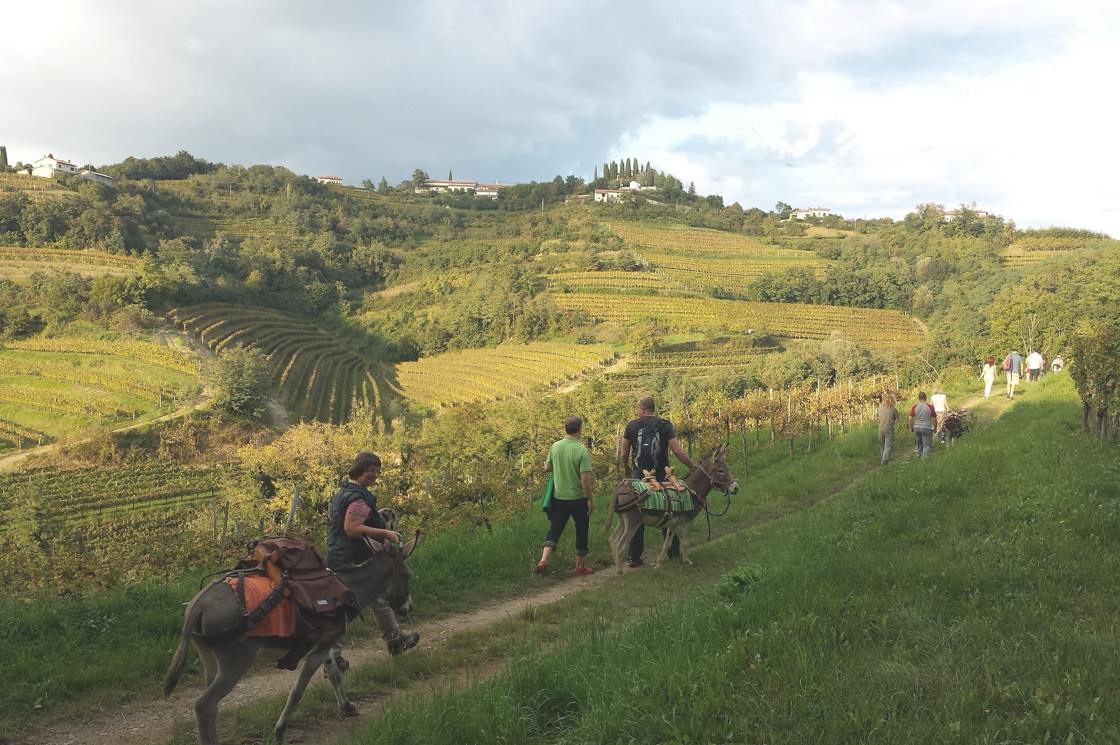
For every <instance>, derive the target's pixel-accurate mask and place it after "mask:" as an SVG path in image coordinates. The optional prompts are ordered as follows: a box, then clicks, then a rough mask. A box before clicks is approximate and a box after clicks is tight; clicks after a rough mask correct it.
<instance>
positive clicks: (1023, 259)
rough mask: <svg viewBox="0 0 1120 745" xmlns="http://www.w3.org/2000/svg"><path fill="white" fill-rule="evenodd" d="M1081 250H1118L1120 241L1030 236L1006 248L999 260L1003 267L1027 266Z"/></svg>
mask: <svg viewBox="0 0 1120 745" xmlns="http://www.w3.org/2000/svg"><path fill="white" fill-rule="evenodd" d="M1083 249H1112V250H1120V241H1117V240H1113V239H1111V238H1063V237H1057V236H1032V237H1026V238H1020V239H1019V240H1017V241H1015V242H1014V243H1012V244H1011V245H1010V246H1008V247H1007V248H1006V249H1005V250H1004V252H1003V254H1002V255H1001V257H1000V259H1001V260H1002V261H1003V265H1004V266H1009V267H1016V266H1028V265H1030V264H1037V263H1039V262H1041V261H1045V260H1046V259H1049V258H1053V257H1054V256H1068V255H1069V254H1070V252H1072V251H1080V250H1083Z"/></svg>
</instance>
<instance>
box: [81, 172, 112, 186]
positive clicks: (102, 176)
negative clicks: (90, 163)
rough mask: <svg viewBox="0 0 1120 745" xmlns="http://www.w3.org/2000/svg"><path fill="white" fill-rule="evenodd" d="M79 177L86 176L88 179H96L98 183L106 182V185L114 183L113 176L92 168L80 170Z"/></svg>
mask: <svg viewBox="0 0 1120 745" xmlns="http://www.w3.org/2000/svg"><path fill="white" fill-rule="evenodd" d="M78 178H84V179H86V180H87V181H96V182H97V183H99V184H105V185H106V186H112V185H113V177H112V176H110V175H109V174H107V173H101V172H100V171H95V170H93V169H92V168H83V169H82V170H80V171H78Z"/></svg>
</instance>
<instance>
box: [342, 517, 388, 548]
mask: <svg viewBox="0 0 1120 745" xmlns="http://www.w3.org/2000/svg"><path fill="white" fill-rule="evenodd" d="M364 523H365V521H364V520H363V519H362V518H361V517H360V516H359V515H357V514H356V513H354V512H349V511H348V512H347V513H346V519H345V520H344V521H343V523H342V531H343V532H344V533H346V535H347V536H348V537H350V538H361V537H362V536H364V535H366V536H369V537H370V538H373V539H374V540H378V541H389V542H390V543H400V542H401V535H400V533H397V532H395V531H392V530H386V529H384V528H372V527H370V526H368V525H365V524H364Z"/></svg>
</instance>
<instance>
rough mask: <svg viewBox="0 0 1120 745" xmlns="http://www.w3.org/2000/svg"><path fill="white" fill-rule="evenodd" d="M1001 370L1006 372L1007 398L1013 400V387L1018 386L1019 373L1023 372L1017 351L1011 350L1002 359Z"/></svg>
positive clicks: (1021, 358)
mask: <svg viewBox="0 0 1120 745" xmlns="http://www.w3.org/2000/svg"><path fill="white" fill-rule="evenodd" d="M1003 369H1004V370H1005V371H1006V372H1007V397H1008V398H1015V386H1017V385H1019V373H1020V372H1022V371H1023V356H1022V355H1021V354H1019V350H1017V349H1012V350H1011V353H1010V354H1008V355H1007V357H1005V358H1004V360H1003Z"/></svg>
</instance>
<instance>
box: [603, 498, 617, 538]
mask: <svg viewBox="0 0 1120 745" xmlns="http://www.w3.org/2000/svg"><path fill="white" fill-rule="evenodd" d="M603 512H605V513H607V522H606V523H605V524H604V525H603V532H604V533H607V532H609V531H610V529H611V521H612V520H614V495H613V494H612V495H611V498H610V499H609V500H607V509H605V510H603Z"/></svg>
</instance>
